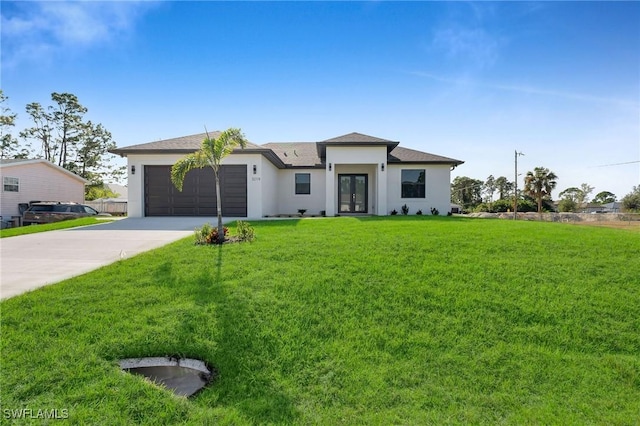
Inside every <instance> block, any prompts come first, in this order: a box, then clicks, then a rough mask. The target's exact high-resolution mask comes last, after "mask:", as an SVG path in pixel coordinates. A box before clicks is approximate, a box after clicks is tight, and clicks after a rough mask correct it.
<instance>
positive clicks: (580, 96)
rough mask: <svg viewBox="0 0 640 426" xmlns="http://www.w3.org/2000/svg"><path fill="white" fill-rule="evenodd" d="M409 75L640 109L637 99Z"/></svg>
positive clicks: (466, 79)
mask: <svg viewBox="0 0 640 426" xmlns="http://www.w3.org/2000/svg"><path fill="white" fill-rule="evenodd" d="M409 74H411V75H415V76H417V77H425V78H428V79H431V80H435V81H439V82H442V83H446V84H451V85H456V86H474V87H478V88H484V89H495V90H502V91H508V92H517V93H524V94H530V95H540V96H551V97H559V98H564V99H573V100H577V101H585V102H597V103H610V104H617V105H620V106H627V107H632V108H638V107H640V103H639V102H638V101H637V100H635V99H621V98H612V97H603V96H594V95H590V94H585V93H574V92H566V91H562V90H553V89H541V88H539V87H533V86H523V85H517V84H497V83H491V82H482V81H477V80H474V79H469V78H452V77H442V76H438V75H435V74H431V73H426V72H421V71H411V72H409Z"/></svg>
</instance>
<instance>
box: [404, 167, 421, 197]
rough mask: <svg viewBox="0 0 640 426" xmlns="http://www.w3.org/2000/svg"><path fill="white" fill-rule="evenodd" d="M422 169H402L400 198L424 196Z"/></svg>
mask: <svg viewBox="0 0 640 426" xmlns="http://www.w3.org/2000/svg"><path fill="white" fill-rule="evenodd" d="M424 194H425V191H424V169H406V170H402V198H424V196H425V195H424Z"/></svg>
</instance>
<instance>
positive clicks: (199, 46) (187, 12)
mask: <svg viewBox="0 0 640 426" xmlns="http://www.w3.org/2000/svg"><path fill="white" fill-rule="evenodd" d="M1 79H2V80H1V81H2V89H3V90H4V93H5V95H7V96H9V102H8V106H9V107H11V109H12V110H13V111H14V112H17V113H18V114H19V120H18V123H17V128H18V129H22V128H24V127H26V126H28V125H29V122H28V121H27V119H26V113H25V112H24V107H25V105H26V104H27V103H29V102H40V103H41V104H43V105H48V104H49V103H50V94H51V92H54V91H55V92H69V93H73V94H75V95H77V96H78V98H79V100H80V103H82V104H83V105H84V106H85V107H87V108H88V109H89V113H88V114H87V118H89V119H91V120H93V121H94V122H100V123H102V124H103V125H104V126H105V127H106V128H107V129H108V130H109V131H111V133H112V135H113V138H114V140H115V141H116V142H117V144H118V146H127V145H132V144H137V143H144V142H150V141H154V140H158V139H167V138H172V137H178V136H184V135H189V134H195V133H201V132H203V129H204V126H205V125H206V126H207V128H208V129H210V130H217V129H226V128H228V127H240V128H242V129H243V131H244V132H245V134H246V135H247V137H248V139H249V140H251V141H252V142H255V143H259V144H262V143H267V142H275V141H282V142H286V141H318V140H323V139H327V138H331V137H335V136H339V135H342V134H345V133H349V132H353V131H356V132H361V133H365V134H369V135H373V136H378V137H383V138H387V139H392V140H398V141H400V143H401V144H402V146H405V147H407V148H413V149H418V150H422V151H427V152H431V153H435V154H439V155H444V156H449V157H453V158H457V159H460V160H464V161H465V164H463V165H462V166H460V167H458V168H457V169H456V170H454V172H453V174H452V178H453V177H455V176H458V175H463V176H469V177H472V178H476V179H482V180H484V179H485V178H486V177H487V176H488V175H490V174H493V175H494V176H496V177H497V176H501V175H503V176H507V177H508V178H509V179H513V175H514V170H513V166H514V164H513V163H514V151H515V150H516V149H517V150H518V151H522V152H523V153H524V154H525V156H523V157H520V159H519V170H520V171H522V172H526V171H528V170H532V169H533V168H534V167H536V166H544V167H548V168H549V169H551V170H552V171H554V172H555V173H556V174H557V175H558V176H559V181H558V190H557V191H555V193H554V195H555V196H556V197H557V194H558V192H559V191H561V190H563V189H565V188H568V187H571V186H579V185H580V184H581V183H583V182H586V183H589V184H590V185H592V186H595V191H594V193H593V194H592V196H593V195H595V193H597V192H599V191H605V190H606V191H611V192H614V193H615V194H616V195H617V196H618V198H621V197H623V196H624V195H625V194H627V193H629V192H630V191H631V189H632V187H633V186H634V185H639V184H640V163H638V160H640V3H638V2H541V3H529V2H495V3H494V2H480V3H472V2H378V1H375V2H277V3H270V2H268V3H266V2H235V3H230V2H42V3H39V2H9V1H3V2H2V75H1ZM619 163H630V164H622V165H615V166H609V165H610V164H619ZM601 166H605V167H601ZM521 184H522V176H521V177H520V185H521Z"/></svg>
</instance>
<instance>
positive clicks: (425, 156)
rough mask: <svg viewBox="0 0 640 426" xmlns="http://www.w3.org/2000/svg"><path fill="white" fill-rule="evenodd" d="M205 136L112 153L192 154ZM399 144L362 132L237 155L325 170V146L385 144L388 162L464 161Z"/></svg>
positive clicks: (252, 148) (258, 148)
mask: <svg viewBox="0 0 640 426" xmlns="http://www.w3.org/2000/svg"><path fill="white" fill-rule="evenodd" d="M219 135H220V132H209V136H211V137H218V136H219ZM205 137H206V133H199V134H195V135H189V136H182V137H179V138H173V139H165V140H159V141H155V142H149V143H143V144H138V145H132V146H127V147H124V148H117V149H114V150H111V152H112V153H114V154H119V155H125V156H126V155H128V154H151V153H157V154H166V153H190V152H194V151H196V150H198V149H199V148H200V145H201V144H202V140H203V139H204V138H205ZM398 143H399V142H396V141H390V140H387V139H381V138H376V137H374V136H368V135H364V134H362V133H355V132H354V133H349V134H347V135H343V136H338V137H336V138H332V139H327V140H324V141H320V142H270V143H266V144H264V145H256V144H254V143H248V144H247V147H246V148H245V149H239V150H236V152H237V153H246V154H249V153H258V154H262V155H264V156H265V157H266V158H267V159H269V160H270V161H271V162H272V163H273V164H274V165H276V167H279V168H286V167H307V168H310V167H324V160H323V157H324V153H325V150H326V146H335V145H343V144H344V145H360V144H361V145H365V146H370V145H386V146H387V150H388V152H389V155H388V162H389V163H433V164H451V165H459V164H462V163H463V161H460V160H455V159H453V158H448V157H442V156H439V155H435V154H430V153H427V152H422V151H416V150H414V149H408V148H401V147H398V146H397V145H398Z"/></svg>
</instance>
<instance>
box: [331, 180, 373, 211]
mask: <svg viewBox="0 0 640 426" xmlns="http://www.w3.org/2000/svg"><path fill="white" fill-rule="evenodd" d="M338 180H339V183H338V188H339V189H338V211H339V212H340V213H367V204H368V193H367V175H338Z"/></svg>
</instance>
